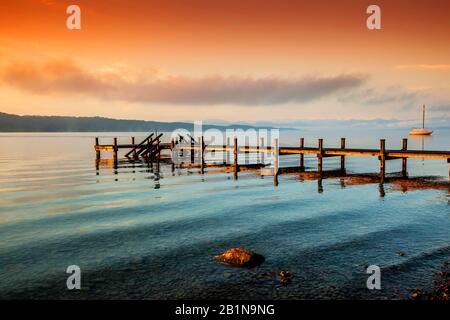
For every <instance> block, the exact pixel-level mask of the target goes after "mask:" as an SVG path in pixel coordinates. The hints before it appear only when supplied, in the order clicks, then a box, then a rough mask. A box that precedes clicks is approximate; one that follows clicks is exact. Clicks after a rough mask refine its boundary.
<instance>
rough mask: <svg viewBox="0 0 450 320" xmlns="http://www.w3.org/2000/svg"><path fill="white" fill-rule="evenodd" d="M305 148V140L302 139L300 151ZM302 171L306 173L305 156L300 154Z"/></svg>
mask: <svg viewBox="0 0 450 320" xmlns="http://www.w3.org/2000/svg"><path fill="white" fill-rule="evenodd" d="M304 147H305V138H300V149H303V148H304ZM300 171H302V172H303V171H305V154H303V153H300Z"/></svg>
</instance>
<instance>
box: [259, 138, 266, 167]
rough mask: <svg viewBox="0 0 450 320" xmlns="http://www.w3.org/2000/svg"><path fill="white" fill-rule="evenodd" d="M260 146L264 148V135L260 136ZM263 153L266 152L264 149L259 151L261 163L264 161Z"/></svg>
mask: <svg viewBox="0 0 450 320" xmlns="http://www.w3.org/2000/svg"><path fill="white" fill-rule="evenodd" d="M260 146H261V148H264V137H261V138H260ZM265 154H266V153H265V152H264V151H263V152H262V153H261V163H263V164H264V161H265Z"/></svg>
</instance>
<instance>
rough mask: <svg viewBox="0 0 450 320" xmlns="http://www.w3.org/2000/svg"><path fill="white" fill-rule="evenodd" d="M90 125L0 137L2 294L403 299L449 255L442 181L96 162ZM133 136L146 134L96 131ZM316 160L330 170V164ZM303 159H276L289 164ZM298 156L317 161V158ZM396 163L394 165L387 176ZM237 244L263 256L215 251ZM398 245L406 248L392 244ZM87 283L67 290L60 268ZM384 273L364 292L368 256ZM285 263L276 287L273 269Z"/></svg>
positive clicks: (396, 136) (359, 166)
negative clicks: (228, 259) (242, 257)
mask: <svg viewBox="0 0 450 320" xmlns="http://www.w3.org/2000/svg"><path fill="white" fill-rule="evenodd" d="M95 135H96V134H89V133H67V134H64V133H57V134H53V133H52V134H51V133H49V134H44V133H39V134H6V133H4V134H1V135H0V163H1V166H0V298H2V299H7V298H18V297H19V298H87V299H89V298H138V299H176V298H231V299H239V298H261V299H271V298H276V299H290V298H292V299H301V298H325V299H329V298H333V299H334V298H339V299H342V298H343V299H348V298H364V299H367V298H368V299H380V298H396V299H402V298H407V297H408V296H409V293H410V292H411V291H412V290H413V289H415V288H418V287H421V288H425V289H427V288H430V287H431V286H432V282H433V280H434V279H435V278H434V275H433V273H434V272H436V271H438V270H439V268H440V266H441V265H442V263H443V262H444V261H448V260H449V259H450V232H449V230H450V206H449V201H450V198H449V193H448V191H447V190H445V189H444V190H434V189H430V190H416V191H406V192H399V191H396V189H395V188H393V186H392V185H390V184H386V185H385V186H384V193H385V194H384V196H380V189H379V185H378V184H364V185H353V186H351V185H347V186H345V187H343V186H342V185H341V184H340V181H339V180H337V179H326V180H324V181H323V183H322V187H323V192H321V193H319V192H318V182H317V181H300V180H299V179H298V177H296V176H295V175H283V176H280V179H279V180H280V183H279V186H278V187H274V186H273V181H272V178H271V177H265V178H262V177H260V176H257V175H255V174H254V173H241V174H240V175H239V179H238V180H234V179H233V176H232V174H229V173H211V174H205V175H203V176H202V175H199V174H198V171H196V170H187V169H182V170H181V169H176V170H175V172H172V170H171V167H170V165H161V171H160V172H159V173H158V172H156V171H155V169H154V168H151V167H148V166H147V165H146V164H142V163H136V164H134V165H133V164H130V163H128V164H127V163H121V165H120V167H119V168H118V169H117V170H114V169H113V168H111V166H110V165H109V164H108V163H104V164H101V165H100V167H99V169H98V170H97V169H96V166H95V153H94V150H93V142H94V140H93V137H94V136H95ZM101 135H102V136H103V137H102V138H101V141H103V142H105V143H106V142H108V143H109V142H110V141H111V140H110V138H108V137H112V136H121V137H123V138H121V139H120V140H119V142H120V141H122V142H128V141H129V137H128V138H126V136H131V135H134V136H136V137H140V136H143V135H144V134H143V133H135V134H130V133H123V134H118V133H111V134H101ZM319 135H321V137H323V138H325V146H339V138H340V137H341V136H345V137H347V139H348V140H347V146H348V147H349V148H350V147H366V148H377V147H378V144H379V142H378V139H379V138H381V137H383V138H386V139H387V147H388V148H400V145H401V138H403V137H404V135H405V132H403V131H399V130H387V131H384V132H380V131H378V132H372V131H368V130H367V131H357V132H355V131H350V132H334V131H329V132H325V133H323V132H322V134H320V133H319V132H314V131H308V132H295V133H293V132H287V133H282V136H281V142H282V145H297V143H298V138H299V137H300V136H305V137H306V139H307V141H306V144H307V145H316V138H317V137H319ZM449 138H450V131H449V130H440V131H437V132H436V133H435V135H434V136H433V137H428V138H424V139H422V138H416V139H410V140H409V147H410V149H422V148H425V149H432V150H433V149H434V150H439V149H442V150H448V149H449V148H450V145H449V141H450V139H449ZM338 161H339V159H338V158H329V159H325V161H324V164H325V169H326V170H328V169H333V168H337V167H338V166H339V163H338ZM297 162H298V156H286V157H283V158H282V163H281V165H296V164H297ZM306 165H307V166H308V167H309V168H311V169H315V168H316V160H315V159H314V158H309V157H308V158H306ZM378 166H379V164H378V161H377V159H376V158H363V157H351V158H347V169H348V171H350V172H353V173H368V172H377V170H378ZM400 166H401V161H389V162H388V163H387V171H388V172H391V173H392V172H398V171H400ZM408 169H409V175H410V176H425V175H426V176H438V177H440V178H441V179H444V180H445V179H448V165H447V163H446V161H445V160H422V159H411V160H409V161H408ZM233 246H245V247H247V248H250V249H252V250H254V251H256V252H258V253H261V254H263V255H264V256H265V257H266V261H265V262H264V263H263V264H262V265H261V266H259V267H257V268H254V269H250V270H248V269H237V268H232V267H229V266H226V265H223V264H219V263H217V262H214V261H213V260H212V257H213V256H214V255H216V254H218V253H220V252H222V251H224V250H226V249H227V248H230V247H233ZM400 251H403V252H405V253H406V255H405V256H400V255H399V254H398V253H399V252H400ZM73 264H75V265H78V266H80V268H81V270H82V290H80V291H69V290H67V289H66V279H67V276H68V275H67V274H66V273H65V270H66V268H67V266H69V265H73ZM365 264H369V265H370V264H376V265H378V266H380V267H381V268H382V290H380V291H376V290H375V291H369V290H367V288H366V279H367V276H368V275H367V274H366V273H365V269H364V267H363V265H365ZM280 270H289V271H290V272H291V273H292V274H293V275H294V277H293V280H292V283H290V284H289V285H287V286H284V285H282V284H281V283H280V281H279V279H277V276H276V275H274V273H278V271H280Z"/></svg>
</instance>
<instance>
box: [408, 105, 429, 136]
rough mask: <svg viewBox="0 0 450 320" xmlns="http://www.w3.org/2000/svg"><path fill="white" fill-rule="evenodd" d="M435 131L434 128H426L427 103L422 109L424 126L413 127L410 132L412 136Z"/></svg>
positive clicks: (424, 134)
mask: <svg viewBox="0 0 450 320" xmlns="http://www.w3.org/2000/svg"><path fill="white" fill-rule="evenodd" d="M432 133H433V131H432V130H428V129H425V105H423V109H422V128H417V129H412V130H411V131H410V132H409V134H410V135H412V136H429V135H431V134H432Z"/></svg>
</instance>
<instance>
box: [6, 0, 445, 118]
mask: <svg viewBox="0 0 450 320" xmlns="http://www.w3.org/2000/svg"><path fill="white" fill-rule="evenodd" d="M0 4H1V9H0V112H7V113H14V114H20V115H31V114H32V115H69V116H105V117H112V118H120V119H143V120H158V121H193V120H204V121H205V120H206V121H208V120H209V121H212V122H214V121H216V122H257V121H266V122H267V121H270V122H280V123H286V122H295V121H305V120H352V119H356V120H375V119H387V120H389V119H398V120H401V121H413V122H414V121H416V120H417V119H420V116H421V106H422V105H423V104H426V105H427V106H428V112H429V117H431V118H436V119H450V90H449V89H450V36H449V35H450V1H447V0H408V1H405V0H395V1H392V0H391V1H380V0H371V1H365V0H352V1H350V0H341V1H332V0H315V1H303V0H284V1H280V0H214V1H212V0H160V1H154V0H145V1H144V0H133V1H124V0H123V1H119V0H95V1H92V0H70V1H66V0H15V1H9V0H0ZM72 4H76V5H78V6H79V7H80V9H81V30H69V29H68V28H67V27H66V19H67V18H68V17H69V14H67V13H66V9H67V7H68V6H69V5H72ZM371 4H376V5H378V6H379V7H380V9H381V30H369V29H368V28H367V26H366V20H367V18H368V17H369V14H367V13H366V9H367V7H368V6H369V5H371Z"/></svg>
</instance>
